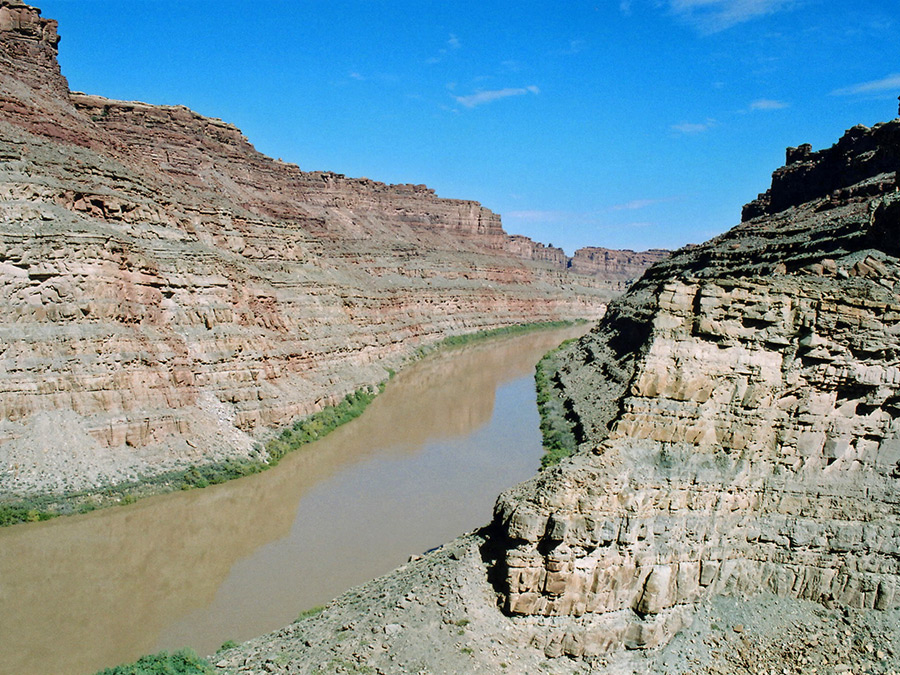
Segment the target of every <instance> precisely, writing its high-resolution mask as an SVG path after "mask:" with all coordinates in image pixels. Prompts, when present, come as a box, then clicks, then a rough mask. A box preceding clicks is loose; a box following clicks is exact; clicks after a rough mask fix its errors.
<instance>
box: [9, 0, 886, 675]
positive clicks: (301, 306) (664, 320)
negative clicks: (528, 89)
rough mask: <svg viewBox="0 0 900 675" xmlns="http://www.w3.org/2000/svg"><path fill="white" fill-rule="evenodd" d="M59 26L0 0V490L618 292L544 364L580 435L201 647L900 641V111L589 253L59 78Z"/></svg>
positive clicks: (146, 451) (433, 661)
mask: <svg viewBox="0 0 900 675" xmlns="http://www.w3.org/2000/svg"><path fill="white" fill-rule="evenodd" d="M56 28H57V27H56V24H55V22H54V21H52V20H49V19H45V18H43V17H41V15H40V12H39V11H38V10H36V9H34V8H32V7H30V6H28V5H26V4H24V3H22V2H20V1H19V0H0V280H2V286H0V288H2V291H0V293H2V299H0V307H2V310H0V311H2V313H3V315H2V320H0V330H2V343H0V344H2V346H0V349H2V352H0V364H2V368H0V460H2V461H0V495H2V496H3V497H4V498H5V499H6V498H10V497H12V498H19V497H26V496H33V495H47V494H50V495H58V496H60V498H61V497H62V496H64V495H66V494H69V493H71V492H73V491H85V490H87V491H90V490H92V489H99V488H103V487H104V486H108V485H110V484H116V483H118V482H123V481H124V482H128V481H139V480H143V479H145V478H147V477H149V476H153V475H160V474H163V473H165V472H166V471H169V470H171V469H176V468H179V467H190V466H196V465H201V464H204V463H210V462H217V461H224V460H228V459H247V460H253V461H260V460H264V458H263V457H261V455H260V442H261V441H264V440H265V439H266V438H269V437H271V436H272V434H274V433H275V432H276V430H278V429H279V428H281V427H283V426H284V425H287V424H289V423H291V422H292V421H293V420H295V419H297V418H300V417H303V416H306V415H308V414H310V413H312V412H314V411H316V410H319V409H322V408H323V407H326V406H328V405H330V404H333V403H335V402H337V401H339V400H340V399H341V398H342V397H343V396H344V395H345V394H347V393H349V392H352V391H355V390H358V389H360V388H365V387H369V388H372V387H375V386H377V384H378V383H380V382H382V381H383V380H385V379H386V378H387V377H388V376H389V374H390V373H391V372H392V371H393V370H395V369H397V368H400V367H402V366H403V365H404V364H407V363H409V362H410V361H411V360H412V359H414V358H416V355H417V354H418V353H421V351H422V350H424V349H428V348H430V347H432V346H434V345H437V344H438V343H439V342H440V341H441V340H442V339H443V338H445V337H447V336H452V335H460V334H465V333H471V332H476V331H479V330H485V329H492V328H499V327H504V326H510V325H513V324H518V323H522V322H525V321H528V322H540V321H551V320H560V319H563V320H567V319H581V318H584V319H589V320H598V324H597V326H596V327H595V328H593V329H592V330H591V331H590V332H589V333H587V334H586V335H585V336H584V337H581V338H580V339H578V340H575V341H572V342H570V343H568V344H566V345H564V346H563V347H562V348H561V351H559V352H558V354H557V355H556V358H555V363H556V364H557V365H556V367H555V370H554V371H553V372H551V373H549V374H548V379H549V382H550V391H549V392H546V393H548V394H549V395H551V396H554V397H556V398H558V399H559V400H560V402H561V403H562V408H563V409H564V410H565V411H566V419H567V421H568V424H569V425H570V428H571V432H572V434H573V435H574V437H575V438H576V440H577V442H578V448H577V451H576V452H575V453H574V454H573V455H572V456H571V457H568V458H565V459H563V460H562V461H561V462H560V463H559V464H558V465H556V466H552V467H548V468H546V469H544V470H542V471H540V472H539V473H538V474H537V475H536V476H534V477H533V478H532V479H530V480H527V481H525V482H524V483H521V484H520V485H518V486H516V487H514V488H512V489H510V490H507V491H506V492H504V493H503V494H501V495H500V496H499V498H498V500H497V502H496V506H495V508H494V511H493V519H492V520H491V522H489V523H487V524H486V525H485V526H484V527H482V528H481V529H479V530H476V531H474V532H471V533H467V534H464V535H462V536H460V537H459V538H458V539H456V540H453V541H451V542H449V543H447V544H445V545H444V546H442V547H439V548H438V549H437V550H435V551H431V552H428V553H425V554H423V555H413V556H412V557H411V558H410V560H409V562H408V563H407V564H406V565H403V566H401V567H400V568H399V569H397V570H396V571H395V572H393V573H390V574H388V575H386V576H384V577H381V578H380V579H377V580H374V581H371V582H368V583H366V584H363V585H362V586H359V587H356V588H354V589H351V590H350V591H348V592H347V593H345V594H343V595H341V596H339V597H338V598H336V599H335V600H334V601H333V602H331V603H329V604H328V606H327V607H326V608H325V609H324V610H323V611H321V612H320V613H318V614H316V615H315V616H309V617H305V618H302V619H300V620H298V621H296V622H294V623H292V624H290V625H288V626H286V627H285V628H283V629H281V630H279V631H276V632H275V633H272V634H269V635H265V636H262V637H260V638H257V639H255V640H251V641H249V642H247V643H244V644H243V645H239V646H236V647H232V648H230V649H225V650H222V651H220V652H219V653H217V654H216V655H214V656H213V657H211V661H212V663H213V664H214V667H215V668H216V669H217V670H219V671H221V672H229V673H259V672H275V673H308V672H343V673H353V672H370V673H371V672H378V673H409V672H485V673H495V672H537V671H538V670H542V671H544V672H549V673H607V674H610V675H611V674H612V673H622V672H647V673H670V672H708V673H740V672H773V671H774V672H787V673H793V672H813V670H814V669H815V672H841V673H844V672H851V671H852V672H861V671H865V672H872V673H884V674H887V673H892V672H893V673H896V672H898V671H900V649H898V648H897V647H896V645H898V644H900V487H898V486H900V483H898V481H900V421H898V419H900V391H898V390H900V244H898V242H900V191H898V188H900V183H898V170H900V120H892V121H889V122H886V123H881V124H877V125H875V126H873V127H865V126H856V127H853V128H852V129H850V130H848V131H847V132H846V133H845V134H844V135H843V136H842V137H841V138H840V139H839V140H838V141H837V143H835V144H834V145H833V146H832V147H829V148H825V149H823V150H819V151H813V149H812V147H811V146H809V145H800V146H799V147H796V148H788V149H787V152H786V162H785V166H784V167H782V168H779V169H777V170H776V171H775V172H774V174H773V176H772V184H771V187H770V188H769V189H768V190H767V191H766V192H764V193H762V194H760V195H759V196H758V197H757V198H756V199H754V200H753V201H751V202H750V203H749V204H747V205H746V206H745V207H744V209H743V212H742V214H741V222H740V224H738V225H737V226H735V227H734V228H732V229H731V230H729V231H728V232H726V233H724V234H722V235H720V236H718V237H715V238H714V239H712V240H710V241H708V242H706V243H703V244H700V245H698V246H691V247H687V248H685V249H682V250H680V251H677V252H675V253H674V254H672V255H671V256H669V255H668V253H667V252H664V251H659V250H651V251H646V252H638V253H636V252H617V251H609V250H607V249H602V248H588V249H582V250H581V251H577V252H575V254H574V255H573V256H572V257H571V258H569V257H567V256H566V255H565V253H564V252H563V251H562V250H561V249H558V248H555V247H553V246H550V245H544V244H540V243H537V242H533V241H532V240H530V239H528V238H527V237H522V236H515V235H513V236H510V235H507V234H506V233H505V232H504V230H503V228H502V225H501V221H500V217H499V216H498V215H497V214H495V213H493V212H491V211H489V210H488V209H486V208H484V207H482V206H481V205H480V204H478V203H477V202H473V201H466V200H458V199H442V198H439V197H437V195H435V193H434V192H433V191H432V190H430V189H429V188H427V187H425V186H423V185H419V184H404V185H386V184H383V183H379V182H377V181H374V180H370V179H367V178H348V177H347V176H344V175H342V174H339V173H334V172H329V171H304V170H301V169H300V168H299V167H298V166H295V165H293V164H289V163H285V162H281V161H278V160H273V159H270V158H267V157H265V156H263V155H262V154H260V153H258V152H257V151H256V150H255V149H254V148H253V146H252V145H251V144H250V143H249V142H248V140H247V139H246V138H244V136H243V135H242V133H241V132H240V131H239V130H238V129H237V128H236V127H234V126H232V125H230V124H227V123H225V122H223V121H221V120H217V119H211V118H207V117H203V116H200V115H198V114H196V113H194V112H192V111H191V110H189V109H187V108H185V107H181V106H155V105H149V104H146V103H140V102H123V101H113V100H109V99H106V98H103V97H100V96H96V95H88V94H82V93H74V92H70V91H69V89H68V84H67V82H66V80H65V78H64V77H63V76H62V74H61V72H60V69H59V65H58V63H57V61H56V49H57V43H58V39H59V38H58V36H57V32H56ZM651 265H652V266H651ZM644 270H646V271H644ZM638 277H639V278H638ZM635 280H636V281H635ZM297 609H298V611H299V610H300V609H303V608H297ZM801 644H802V647H801V646H798V645H801Z"/></svg>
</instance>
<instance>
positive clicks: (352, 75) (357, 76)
mask: <svg viewBox="0 0 900 675" xmlns="http://www.w3.org/2000/svg"><path fill="white" fill-rule="evenodd" d="M350 79H353V80H360V81H362V80H365V79H366V78H365V77H363V76H362V75H360V74H359V73H357V72H353V73H350Z"/></svg>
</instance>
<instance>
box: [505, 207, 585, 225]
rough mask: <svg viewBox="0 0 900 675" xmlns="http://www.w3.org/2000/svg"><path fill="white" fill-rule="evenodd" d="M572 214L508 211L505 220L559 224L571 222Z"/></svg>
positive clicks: (564, 212) (562, 212)
mask: <svg viewBox="0 0 900 675" xmlns="http://www.w3.org/2000/svg"><path fill="white" fill-rule="evenodd" d="M571 216H572V214H570V213H567V212H566V211H540V210H537V209H532V210H526V211H507V212H505V213H504V214H503V217H504V218H514V219H516V220H527V221H530V222H557V221H560V220H569V219H570V218H571Z"/></svg>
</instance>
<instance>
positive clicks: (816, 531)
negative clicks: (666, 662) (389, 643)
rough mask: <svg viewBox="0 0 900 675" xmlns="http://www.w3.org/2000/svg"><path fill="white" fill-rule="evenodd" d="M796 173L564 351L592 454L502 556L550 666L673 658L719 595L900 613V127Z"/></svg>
mask: <svg viewBox="0 0 900 675" xmlns="http://www.w3.org/2000/svg"><path fill="white" fill-rule="evenodd" d="M788 161H789V162H790V163H789V164H788V166H786V167H784V168H782V169H779V170H778V171H776V172H775V174H774V176H773V183H772V188H771V190H770V191H769V192H767V193H765V194H764V195H762V196H761V197H760V198H759V199H758V200H757V201H755V202H753V203H752V204H750V205H748V206H747V207H745V209H744V219H745V220H744V222H743V223H742V224H741V225H739V226H737V227H735V228H734V229H732V230H731V231H729V232H727V233H726V234H723V235H721V236H719V237H717V238H715V239H713V240H711V241H709V242H707V243H705V244H703V245H701V246H697V247H692V248H689V249H684V250H682V251H679V252H677V253H676V254H674V255H673V256H672V257H671V258H669V259H668V260H666V261H664V262H661V263H659V264H658V265H656V266H654V267H653V268H651V270H650V271H648V273H647V274H646V275H645V276H644V277H643V278H642V279H641V280H640V281H639V282H638V283H637V284H636V285H635V286H633V287H632V288H631V289H630V291H629V292H628V293H627V294H626V295H625V296H623V297H622V298H620V299H619V300H617V301H615V302H614V303H613V304H611V305H610V308H609V311H608V313H607V315H606V317H605V318H604V319H603V320H602V321H601V323H600V324H599V325H598V327H597V328H595V329H594V330H593V331H592V332H591V333H589V334H588V335H587V336H586V337H584V338H583V339H581V340H579V341H578V342H576V343H574V344H572V345H569V346H568V347H567V348H566V349H565V352H564V353H565V357H564V359H563V363H562V365H561V367H560V368H559V370H558V371H557V372H556V373H555V374H553V376H552V378H551V379H552V381H553V386H554V390H555V394H556V395H558V396H560V397H561V398H562V399H563V401H564V404H565V407H566V409H567V411H568V415H569V419H570V421H571V423H572V425H573V429H574V431H575V432H576V435H577V436H579V440H580V442H581V444H580V451H579V452H578V453H577V454H576V455H575V456H573V457H572V458H570V459H568V460H565V461H564V462H563V463H562V464H561V465H559V466H557V467H554V468H552V469H549V470H546V471H543V472H542V473H541V474H539V475H538V476H537V477H535V478H534V479H533V480H532V481H530V482H528V483H525V484H523V485H521V486H519V487H517V488H515V489H513V490H511V491H509V492H507V493H505V494H504V495H502V496H501V498H500V499H499V500H498V503H497V506H496V510H495V519H494V522H493V525H492V530H491V532H492V534H491V535H490V537H491V538H492V540H493V545H494V546H496V547H497V548H498V550H499V551H500V553H499V554H498V560H497V562H496V565H495V567H494V572H493V574H494V577H495V579H496V586H497V588H498V590H499V591H500V593H501V596H502V599H503V600H502V604H503V607H504V610H505V611H506V612H507V613H508V614H509V615H511V616H512V617H514V620H515V622H517V623H518V624H520V625H523V626H531V627H532V628H533V629H534V631H535V638H534V639H535V640H536V641H537V642H539V643H540V644H541V645H542V646H543V647H544V648H545V650H546V653H547V654H548V655H560V654H568V655H570V656H574V657H581V656H591V655H594V656H595V655H597V654H600V653H603V652H607V651H609V650H614V649H616V648H618V647H621V646H623V645H624V646H626V647H631V648H639V647H654V646H657V645H660V644H663V643H665V642H667V641H668V640H669V639H670V638H671V637H672V635H673V634H674V633H675V632H677V631H678V630H679V628H680V627H681V626H682V625H683V624H684V623H685V622H686V621H687V620H688V619H687V617H688V616H689V615H690V613H691V609H692V607H694V605H695V604H696V603H697V602H698V601H700V600H701V599H703V598H708V597H710V596H712V595H718V594H748V595H752V594H754V593H758V592H760V591H770V592H772V593H775V594H777V595H781V596H786V597H792V598H800V599H807V600H813V601H815V602H818V603H822V604H824V605H826V606H844V607H851V608H858V609H877V610H888V609H893V608H897V607H898V606H900V259H898V258H900V245H898V241H900V193H898V190H897V188H898V183H897V170H898V169H900V120H894V121H892V122H888V123H885V124H879V125H876V126H875V127H873V128H871V129H870V128H866V127H854V128H853V129H851V130H850V131H848V132H847V134H846V135H845V136H844V137H843V138H842V139H841V140H840V141H839V142H838V143H837V144H836V145H835V146H834V147H833V148H830V149H827V150H823V151H821V152H817V153H813V152H811V151H810V150H809V149H808V148H806V149H803V150H796V149H789V151H788Z"/></svg>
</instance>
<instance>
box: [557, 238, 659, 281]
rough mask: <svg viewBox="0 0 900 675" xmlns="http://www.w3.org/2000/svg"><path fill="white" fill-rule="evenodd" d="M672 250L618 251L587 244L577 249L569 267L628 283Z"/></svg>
mask: <svg viewBox="0 0 900 675" xmlns="http://www.w3.org/2000/svg"><path fill="white" fill-rule="evenodd" d="M671 253H672V252H671V251H667V250H665V249H659V248H652V249H650V250H648V251H618V250H613V249H608V248H598V247H596V246H587V247H585V248H580V249H578V250H577V251H575V255H573V256H572V258H570V259H569V261H568V265H569V268H570V269H572V270H573V271H575V272H578V273H579V274H590V275H594V276H600V277H602V278H604V279H615V280H616V281H619V282H622V283H623V284H628V283H630V282H632V281H635V280H636V279H638V278H639V277H640V276H641V275H642V274H643V273H644V270H645V269H647V268H648V267H650V266H651V265H655V264H656V263H658V262H659V261H660V260H665V259H666V258H668V257H669V255H671Z"/></svg>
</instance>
